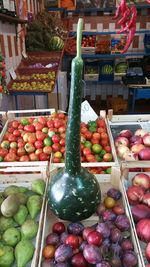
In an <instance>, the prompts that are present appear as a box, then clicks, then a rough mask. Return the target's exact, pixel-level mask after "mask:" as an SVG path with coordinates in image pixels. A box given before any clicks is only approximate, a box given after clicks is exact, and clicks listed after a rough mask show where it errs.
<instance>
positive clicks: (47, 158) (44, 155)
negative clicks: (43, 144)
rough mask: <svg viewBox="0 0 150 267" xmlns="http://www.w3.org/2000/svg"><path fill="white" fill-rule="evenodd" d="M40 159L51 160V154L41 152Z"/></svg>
mask: <svg viewBox="0 0 150 267" xmlns="http://www.w3.org/2000/svg"><path fill="white" fill-rule="evenodd" d="M39 159H40V161H47V160H49V155H48V154H46V153H44V152H42V153H41V154H39Z"/></svg>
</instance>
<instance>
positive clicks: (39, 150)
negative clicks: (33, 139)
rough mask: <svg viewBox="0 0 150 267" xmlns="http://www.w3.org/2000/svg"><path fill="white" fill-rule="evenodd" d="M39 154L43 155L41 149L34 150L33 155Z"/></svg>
mask: <svg viewBox="0 0 150 267" xmlns="http://www.w3.org/2000/svg"><path fill="white" fill-rule="evenodd" d="M41 153H43V149H42V148H38V149H36V150H35V154H36V155H39V154H41Z"/></svg>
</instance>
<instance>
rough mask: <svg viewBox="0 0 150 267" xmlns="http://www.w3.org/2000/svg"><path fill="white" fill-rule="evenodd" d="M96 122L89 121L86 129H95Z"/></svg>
mask: <svg viewBox="0 0 150 267" xmlns="http://www.w3.org/2000/svg"><path fill="white" fill-rule="evenodd" d="M96 126H97V125H96V122H95V121H89V122H88V127H94V128H96Z"/></svg>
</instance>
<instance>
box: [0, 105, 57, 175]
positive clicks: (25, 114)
mask: <svg viewBox="0 0 150 267" xmlns="http://www.w3.org/2000/svg"><path fill="white" fill-rule="evenodd" d="M53 112H55V109H36V110H19V111H8V112H7V122H6V123H5V126H4V128H3V130H2V132H1V135H0V143H1V142H2V139H3V136H4V135H5V132H6V131H7V127H8V124H9V122H11V121H13V120H17V121H19V120H21V119H22V118H30V117H32V118H38V117H39V116H45V115H46V116H49V115H51V114H52V113H53ZM48 164H49V162H48V161H29V162H25V161H24V162H19V161H16V162H0V170H1V169H3V168H6V167H10V166H12V167H14V168H16V167H20V168H22V167H24V168H25V167H26V168H28V167H30V166H32V167H33V166H35V167H36V168H38V169H41V171H42V172H47V170H48Z"/></svg>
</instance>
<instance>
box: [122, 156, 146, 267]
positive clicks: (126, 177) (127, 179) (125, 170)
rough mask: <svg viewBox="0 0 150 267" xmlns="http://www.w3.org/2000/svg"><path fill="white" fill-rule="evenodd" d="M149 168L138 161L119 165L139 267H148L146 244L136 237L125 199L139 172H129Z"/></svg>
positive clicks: (130, 213) (128, 206) (127, 201)
mask: <svg viewBox="0 0 150 267" xmlns="http://www.w3.org/2000/svg"><path fill="white" fill-rule="evenodd" d="M149 167H150V164H149V162H140V161H138V162H123V163H122V165H121V170H122V171H121V183H122V188H123V192H124V193H123V194H124V198H125V199H126V205H127V208H128V211H129V215H130V219H131V223H132V228H133V232H134V235H135V239H136V243H137V246H138V251H139V256H140V259H141V265H140V267H146V266H148V262H147V260H146V257H145V253H144V251H145V247H146V243H145V242H142V241H140V240H139V238H138V235H137V232H136V228H135V223H134V219H133V216H132V212H131V206H130V204H129V200H128V197H127V193H126V190H127V188H128V186H129V185H131V181H132V178H133V177H134V175H136V174H137V173H140V171H138V172H131V171H130V170H131V169H132V168H133V169H136V168H141V172H143V171H142V170H143V169H145V168H148V169H149ZM144 173H145V174H148V175H149V176H150V172H144Z"/></svg>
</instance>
